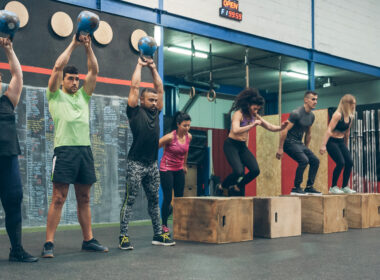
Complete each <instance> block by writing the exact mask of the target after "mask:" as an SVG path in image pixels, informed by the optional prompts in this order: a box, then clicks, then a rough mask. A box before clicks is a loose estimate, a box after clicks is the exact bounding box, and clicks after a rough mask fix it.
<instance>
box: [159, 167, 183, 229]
mask: <svg viewBox="0 0 380 280" xmlns="http://www.w3.org/2000/svg"><path fill="white" fill-rule="evenodd" d="M160 177H161V187H162V191H163V193H164V201H163V202H162V208H161V216H162V224H163V225H165V226H167V225H168V218H169V216H170V207H171V206H170V204H171V202H172V192H173V190H174V196H175V197H182V196H183V190H184V188H185V173H184V172H183V170H178V171H160Z"/></svg>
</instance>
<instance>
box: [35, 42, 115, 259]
mask: <svg viewBox="0 0 380 280" xmlns="http://www.w3.org/2000/svg"><path fill="white" fill-rule="evenodd" d="M82 45H83V46H84V48H85V51H86V55H87V65H88V73H87V75H86V78H85V80H84V83H83V87H81V88H79V75H78V69H77V68H75V67H74V66H67V63H68V62H69V59H70V56H71V53H72V52H73V51H74V49H76V48H77V47H79V46H82ZM98 72H99V67H98V62H97V59H96V57H95V54H94V52H93V50H92V47H91V37H90V36H83V35H81V36H80V37H79V41H77V40H76V38H75V36H74V37H73V40H72V41H71V43H70V45H69V46H68V47H67V48H66V50H65V51H64V52H63V53H62V54H61V55H60V56H59V57H58V59H57V61H56V63H55V65H54V68H53V71H52V73H51V76H50V79H49V85H48V89H47V93H46V95H47V100H48V102H49V111H50V114H51V116H52V118H53V121H54V157H53V167H52V181H53V197H52V202H51V204H50V208H49V212H48V218H47V226H46V242H45V244H44V247H43V250H42V257H45V258H52V257H54V235H55V231H56V229H57V226H58V224H59V221H60V218H61V212H62V207H63V204H64V203H65V200H66V197H67V193H68V191H69V185H70V184H74V188H75V194H76V198H77V205H78V206H77V207H78V209H77V211H78V220H79V223H80V225H81V228H82V234H83V243H82V250H86V251H101V252H107V251H108V248H107V247H104V246H102V245H101V244H100V243H99V242H98V241H97V240H96V239H94V237H93V235H92V229H91V209H90V188H91V186H92V184H93V183H95V182H96V176H95V167H94V159H93V157H92V152H91V146H90V145H91V143H90V124H89V108H88V103H89V101H90V98H91V95H92V93H93V91H94V89H95V85H96V77H97V75H98ZM60 86H62V88H61V89H60Z"/></svg>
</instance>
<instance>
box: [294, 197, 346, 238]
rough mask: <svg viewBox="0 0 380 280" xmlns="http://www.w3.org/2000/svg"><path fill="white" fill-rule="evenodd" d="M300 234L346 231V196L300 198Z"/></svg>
mask: <svg viewBox="0 0 380 280" xmlns="http://www.w3.org/2000/svg"><path fill="white" fill-rule="evenodd" d="M300 198H301V207H302V232H309V233H331V232H340V231H347V230H348V224H347V217H346V216H347V215H346V206H347V204H346V196H345V195H320V196H311V195H307V196H300Z"/></svg>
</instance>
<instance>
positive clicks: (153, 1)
mask: <svg viewBox="0 0 380 280" xmlns="http://www.w3.org/2000/svg"><path fill="white" fill-rule="evenodd" d="M122 1H123V2H127V3H132V4H137V5H140V6H145V7H149V8H153V9H156V8H158V0H122Z"/></svg>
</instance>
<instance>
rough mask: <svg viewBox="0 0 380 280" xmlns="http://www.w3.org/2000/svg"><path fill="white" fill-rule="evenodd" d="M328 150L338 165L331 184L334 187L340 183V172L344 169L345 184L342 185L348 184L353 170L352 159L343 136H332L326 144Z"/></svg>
mask: <svg viewBox="0 0 380 280" xmlns="http://www.w3.org/2000/svg"><path fill="white" fill-rule="evenodd" d="M326 149H327V152H328V153H329V155H330V157H331V158H332V159H333V160H334V161H335V163H336V166H335V169H334V172H333V179H332V184H331V186H332V187H334V186H336V185H337V183H338V179H339V176H340V173H341V172H342V169H343V168H344V171H343V185H342V187H343V188H344V187H346V186H348V180H350V175H351V170H352V165H353V164H352V159H351V155H350V152H349V151H348V149H347V146H346V145H345V144H344V139H343V138H333V137H330V138H329V141H328V142H327V144H326Z"/></svg>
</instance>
